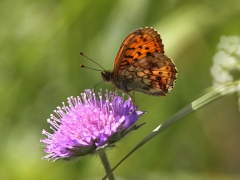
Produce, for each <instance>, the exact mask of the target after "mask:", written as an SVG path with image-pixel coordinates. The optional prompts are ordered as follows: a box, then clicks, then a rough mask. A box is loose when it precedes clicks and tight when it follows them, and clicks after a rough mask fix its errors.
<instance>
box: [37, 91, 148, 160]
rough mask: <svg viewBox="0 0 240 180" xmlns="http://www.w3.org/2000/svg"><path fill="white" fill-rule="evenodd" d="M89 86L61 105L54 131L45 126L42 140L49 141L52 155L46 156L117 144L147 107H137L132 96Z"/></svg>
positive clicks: (70, 155)
mask: <svg viewBox="0 0 240 180" xmlns="http://www.w3.org/2000/svg"><path fill="white" fill-rule="evenodd" d="M98 96H99V99H98V98H97V97H96V94H95V93H94V91H91V90H85V92H84V93H82V94H81V97H79V96H78V97H76V98H75V97H69V98H68V106H66V105H65V104H64V103H63V107H57V110H55V111H54V112H55V114H56V115H57V116H55V115H53V114H51V116H50V119H48V120H47V121H48V123H49V124H51V127H50V128H51V129H52V130H53V134H51V133H49V132H47V131H45V130H43V132H42V133H43V134H45V135H46V136H47V138H45V139H43V140H40V141H41V142H42V143H44V144H45V152H46V153H48V155H46V156H44V159H53V160H57V159H60V158H63V159H66V160H68V159H71V158H73V157H77V156H84V155H87V154H90V153H94V152H95V150H97V149H98V148H102V147H107V146H113V143H115V142H116V141H118V140H120V139H121V138H122V137H123V136H125V135H126V134H127V133H128V132H130V131H131V130H134V129H136V128H138V127H139V126H136V125H134V123H135V122H136V121H137V120H138V117H139V116H140V115H142V114H144V113H145V112H144V111H137V108H138V107H137V106H136V107H134V105H133V103H132V102H131V99H130V98H129V99H128V100H126V101H124V96H122V97H120V96H118V95H117V94H116V93H112V92H108V91H106V94H105V98H102V92H101V91H100V93H98Z"/></svg>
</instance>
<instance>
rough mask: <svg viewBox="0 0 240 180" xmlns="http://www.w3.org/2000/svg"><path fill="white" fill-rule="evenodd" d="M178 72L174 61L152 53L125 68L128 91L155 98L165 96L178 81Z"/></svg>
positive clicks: (124, 74) (160, 54)
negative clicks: (131, 90)
mask: <svg viewBox="0 0 240 180" xmlns="http://www.w3.org/2000/svg"><path fill="white" fill-rule="evenodd" d="M176 75H177V70H176V68H175V65H174V63H173V61H172V60H171V59H170V58H168V57H167V56H165V55H164V54H162V53H152V54H149V55H148V56H146V57H144V58H142V59H140V60H139V61H137V62H135V63H133V64H132V65H129V66H128V67H127V68H125V69H124V70H123V71H122V73H121V76H122V77H125V78H126V81H127V82H128V83H127V84H128V89H134V90H136V91H140V92H144V93H146V94H150V95H153V96H160V95H162V96H163V95H165V93H167V92H169V91H170V90H171V89H172V88H173V85H174V84H175V81H176V78H177V77H176Z"/></svg>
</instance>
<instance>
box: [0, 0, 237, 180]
mask: <svg viewBox="0 0 240 180" xmlns="http://www.w3.org/2000/svg"><path fill="white" fill-rule="evenodd" d="M239 19H240V3H239V2H238V0H229V1H224V0H219V1H217V2H216V1H213V0H202V1H194V2H193V1H190V0H185V1H180V0H168V1H157V0H150V1H148V0H118V1H111V0H106V1H93V0H89V1H83V0H80V1H73V0H70V1H54V0H50V1H47V0H43V1H32V0H22V1H7V0H2V1H0V26H1V28H0V35H1V39H0V44H1V48H0V73H1V74H0V95H1V101H0V107H1V111H0V144H1V148H0V152H1V153H0V179H25V180H26V179H36V180H37V179H45V180H48V179H49V180H50V179H51V180H52V179H58V180H60V179H73V180H79V179H90V180H91V179H92V180H94V179H100V178H101V177H103V176H104V170H103V168H102V166H101V164H100V161H99V159H98V157H97V156H92V157H91V156H87V157H84V158H81V159H80V160H79V161H77V162H63V161H58V162H55V163H51V162H48V161H42V160H41V157H42V156H44V155H45V154H44V152H43V149H44V148H43V147H42V145H41V144H40V143H39V139H42V138H43V137H44V136H43V135H42V134H41V131H42V129H49V124H47V122H46V119H47V118H48V117H49V115H50V114H51V113H53V110H54V109H56V107H57V106H61V102H62V101H65V102H66V99H67V97H69V96H77V95H79V94H80V93H81V92H83V90H84V89H86V88H93V86H94V85H96V84H97V83H98V82H100V81H101V77H100V75H99V73H98V72H95V71H90V70H87V69H80V68H79V64H80V63H83V64H84V65H86V66H90V67H93V68H94V67H95V65H94V64H93V63H91V62H90V61H88V60H87V59H85V58H83V57H81V56H79V52H80V51H82V52H84V53H85V54H87V55H88V56H89V57H91V58H92V59H94V60H95V61H97V62H99V63H100V64H101V65H102V66H103V67H105V68H106V69H112V66H113V61H114V58H115V56H116V53H117V52H118V49H119V47H120V45H121V43H122V41H123V40H124V38H125V37H126V36H127V35H128V34H129V33H130V32H132V31H133V30H135V29H138V28H140V27H145V26H152V27H154V28H155V29H157V30H158V32H159V33H160V34H161V36H162V39H163V43H164V45H165V52H166V55H167V56H169V57H171V58H172V59H173V60H174V62H175V64H176V66H177V68H178V70H179V75H178V82H177V84H176V86H175V88H174V89H173V90H172V92H171V93H169V94H168V96H167V97H161V98H157V97H150V96H147V95H145V94H141V93H137V94H136V102H137V104H138V105H139V107H140V109H141V110H147V111H148V113H147V114H146V115H144V116H142V118H141V119H140V121H141V122H147V124H146V125H145V126H143V127H141V128H140V129H139V130H138V131H136V132H134V133H132V134H130V135H128V136H127V137H126V138H125V139H123V140H122V141H121V142H120V143H118V144H117V148H114V149H110V150H108V155H109V158H110V161H111V163H112V165H115V164H116V163H117V162H118V161H119V160H120V159H121V158H122V157H123V156H124V155H126V153H127V152H128V151H129V150H131V149H132V148H133V147H134V145H135V144H137V143H138V142H139V141H140V140H141V139H142V138H143V137H145V136H146V135H147V134H148V133H150V131H151V130H152V129H154V128H155V127H156V126H157V125H158V124H160V123H161V122H163V121H164V120H165V119H167V118H168V117H170V116H171V115H172V114H174V113H175V112H177V111H178V110H180V109H181V108H183V107H184V106H186V105H187V104H189V103H190V102H192V101H193V100H195V99H196V98H198V97H200V96H201V95H203V94H204V93H205V92H207V89H208V88H209V87H211V86H212V80H211V74H210V67H211V65H212V57H213V55H214V54H215V53H216V45H217V44H218V42H219V40H220V37H221V36H222V35H226V36H229V35H238V36H239V35H240V21H239ZM97 68H98V67H97ZM98 88H103V89H105V88H108V89H113V86H112V85H110V84H101V85H99V86H98ZM239 129H240V121H239V111H238V102H237V95H231V96H228V97H225V98H223V99H220V100H218V101H217V102H215V103H213V104H210V105H208V106H207V107H205V108H204V109H202V110H200V111H199V112H197V113H194V114H192V115H190V116H189V117H187V118H185V119H184V120H183V121H181V122H180V123H177V124H175V125H174V126H173V127H171V128H170V129H168V130H167V131H166V132H164V133H162V134H161V135H160V136H157V137H156V138H155V139H153V140H152V141H151V142H149V143H147V144H146V145H145V146H143V147H142V148H140V149H139V150H138V151H137V152H136V153H134V154H133V155H132V156H131V157H130V158H129V159H128V160H126V161H125V162H124V163H123V164H122V165H121V166H120V167H119V168H118V169H117V170H116V172H115V174H116V176H117V177H118V178H117V179H121V178H122V179H153V180H154V179H160V178H162V179H224V180H225V179H238V178H239V176H240V174H239V172H240V153H239V150H240V131H239Z"/></svg>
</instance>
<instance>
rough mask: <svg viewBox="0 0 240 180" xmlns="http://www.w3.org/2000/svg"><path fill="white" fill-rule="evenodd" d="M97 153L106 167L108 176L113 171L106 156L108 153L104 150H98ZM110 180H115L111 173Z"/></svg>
mask: <svg viewBox="0 0 240 180" xmlns="http://www.w3.org/2000/svg"><path fill="white" fill-rule="evenodd" d="M97 152H98V155H99V157H100V159H101V161H102V164H103V166H104V169H105V172H106V174H108V173H110V172H111V170H112V169H111V167H110V163H109V161H108V158H107V155H106V152H105V150H104V148H99V149H98V150H97ZM108 179H109V180H115V177H114V175H113V173H110V174H109V175H108Z"/></svg>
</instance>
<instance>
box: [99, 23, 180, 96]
mask: <svg viewBox="0 0 240 180" xmlns="http://www.w3.org/2000/svg"><path fill="white" fill-rule="evenodd" d="M177 72H178V71H177V69H176V67H175V65H174V63H173V61H172V60H171V59H170V58H168V57H167V56H165V55H164V50H163V44H162V39H161V37H160V35H159V34H158V32H157V31H156V30H154V29H153V28H151V27H146V28H141V29H137V30H135V31H133V32H132V33H130V34H129V35H128V36H127V37H126V39H125V40H124V41H123V43H122V45H121V47H120V49H119V51H118V54H117V57H116V59H115V62H114V69H113V71H103V72H101V75H102V78H103V80H104V81H106V82H111V83H113V84H114V86H115V87H117V88H118V89H120V90H122V91H123V92H125V93H126V94H128V95H130V94H129V92H131V91H133V92H134V91H139V92H143V93H145V94H149V95H152V96H166V93H168V92H169V91H170V90H171V89H172V88H173V86H174V84H175V83H176V79H177Z"/></svg>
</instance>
